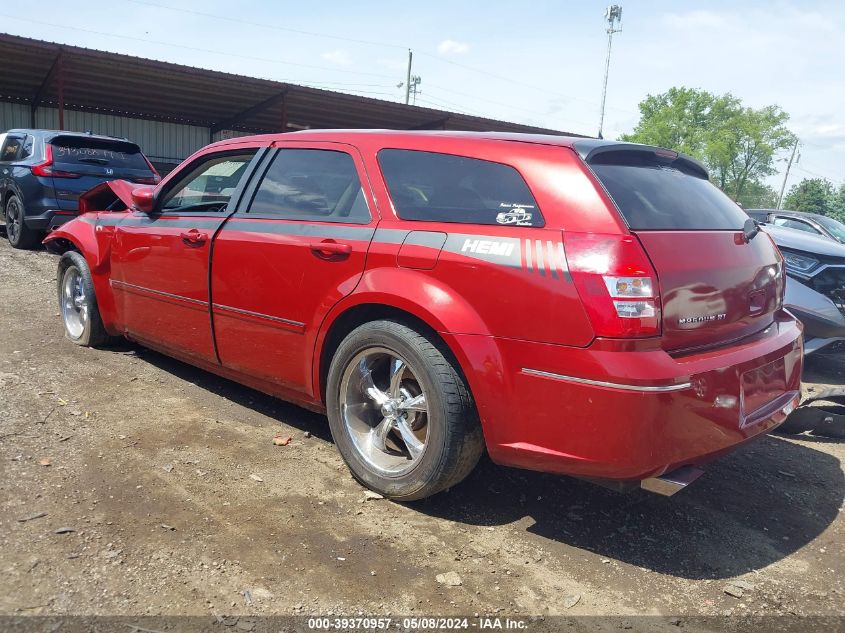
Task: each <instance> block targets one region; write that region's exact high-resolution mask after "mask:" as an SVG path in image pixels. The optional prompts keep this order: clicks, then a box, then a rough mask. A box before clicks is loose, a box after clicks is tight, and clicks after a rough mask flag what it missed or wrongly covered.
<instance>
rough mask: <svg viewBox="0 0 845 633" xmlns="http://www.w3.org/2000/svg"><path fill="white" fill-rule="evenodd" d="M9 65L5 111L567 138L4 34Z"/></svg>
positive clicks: (5, 67)
mask: <svg viewBox="0 0 845 633" xmlns="http://www.w3.org/2000/svg"><path fill="white" fill-rule="evenodd" d="M0 59H2V60H3V63H2V73H0V101H11V102H17V103H24V104H29V105H30V106H31V107H33V108H34V107H40V106H51V107H56V106H58V105H59V101H60V99H59V95H60V94H61V95H62V96H63V102H64V107H65V108H66V109H69V110H81V111H87V112H100V113H104V114H115V115H122V116H127V117H134V118H141V119H150V120H156V121H167V122H172V123H183V124H188V125H197V126H202V127H208V128H210V129H211V131H212V132H217V131H220V130H224V129H227V130H236V131H243V132H258V133H261V132H278V131H285V130H286V129H289V128H297V129H299V128H300V127H301V126H308V127H310V128H312V129H317V128H394V129H449V130H468V131H500V132H527V133H540V134H553V135H557V134H564V133H563V132H559V131H557V130H549V129H545V128H539V127H533V126H529V125H520V124H517V123H509V122H506V121H497V120H495V119H487V118H483V117H476V116H470V115H466V114H460V113H457V112H448V111H444V110H435V109H432V108H423V107H419V106H410V105H405V104H401V103H395V102H391V101H384V100H381V99H373V98H369V97H359V96H357V95H350V94H344V93H340V92H333V91H330V90H320V89H317V88H309V87H305V86H299V85H296V84H290V83H283V82H279V81H271V80H268V79H258V78H254V77H247V76H243V75H234V74H230V73H224V72H219V71H214V70H205V69H201V68H195V67H192V66H183V65H181V64H173V63H169V62H161V61H155V60H151V59H144V58H141V57H133V56H130V55H122V54H118V53H110V52H105V51H98V50H94V49H89V48H82V47H78V46H69V45H66V44H57V43H54V42H46V41H42V40H36V39H30V38H25V37H19V36H15V35H8V34H4V33H0ZM60 86H61V90H60ZM571 136H578V135H571Z"/></svg>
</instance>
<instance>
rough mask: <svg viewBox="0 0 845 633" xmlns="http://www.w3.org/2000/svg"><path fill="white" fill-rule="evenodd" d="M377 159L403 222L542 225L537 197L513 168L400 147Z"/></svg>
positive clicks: (490, 162) (382, 153)
mask: <svg viewBox="0 0 845 633" xmlns="http://www.w3.org/2000/svg"><path fill="white" fill-rule="evenodd" d="M378 161H379V166H380V167H381V171H382V174H383V175H384V180H385V183H386V184H387V189H388V191H389V192H390V198H391V200H392V201H393V207H394V208H395V209H396V213H397V215H398V216H399V217H400V218H402V219H403V220H419V221H423V222H456V223H461V224H496V225H511V226H543V216H542V215H541V214H540V209H539V207H538V206H537V202H536V201H535V200H534V196H533V195H532V194H531V191H530V190H529V189H528V185H527V184H526V183H525V180H524V179H523V178H522V176H521V175H520V174H519V172H518V171H517V170H516V169H514V168H513V167H511V166H510V165H504V164H502V163H496V162H492V161H487V160H480V159H477V158H469V157H466V156H455V155H452V154H439V153H435V152H422V151H417V150H399V149H384V150H381V151H380V152H379V153H378Z"/></svg>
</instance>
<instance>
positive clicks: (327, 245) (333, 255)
mask: <svg viewBox="0 0 845 633" xmlns="http://www.w3.org/2000/svg"><path fill="white" fill-rule="evenodd" d="M308 246H309V248H310V249H311V251H312V252H313V253H314V254H315V255H316V256H317V257H320V258H322V259H344V258H346V257H349V255H351V254H352V247H351V246H350V245H349V244H341V243H339V242H335V241H334V240H325V241H323V242H312V243H311V244H309V245H308Z"/></svg>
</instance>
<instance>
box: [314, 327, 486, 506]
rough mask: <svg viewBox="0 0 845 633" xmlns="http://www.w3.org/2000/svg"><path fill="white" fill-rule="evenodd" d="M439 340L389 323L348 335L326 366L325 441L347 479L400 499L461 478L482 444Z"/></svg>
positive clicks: (472, 412)
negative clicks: (342, 463) (332, 445)
mask: <svg viewBox="0 0 845 633" xmlns="http://www.w3.org/2000/svg"><path fill="white" fill-rule="evenodd" d="M447 354H448V352H446V350H445V349H443V347H442V344H439V341H433V340H431V339H429V338H428V337H426V336H424V335H422V334H420V333H419V332H417V331H415V330H413V329H411V328H409V327H407V326H405V325H403V324H401V323H397V322H395V321H374V322H371V323H366V324H364V325H362V326H360V327H358V328H357V329H355V330H354V331H352V332H351V333H350V334H349V335H348V336H347V337H346V338H345V339H344V340H343V342H342V343H341V344H340V346H339V347H338V349H337V352H336V353H335V355H334V358H333V359H332V363H331V366H330V368H329V376H328V384H327V389H326V399H327V410H328V417H329V425H330V426H331V431H332V437H333V438H334V441H335V444H336V445H337V447H338V450H339V451H340V453H341V456H342V457H343V459H344V461H345V462H346V464H347V465H348V466H349V469H350V470H351V471H352V474H353V475H354V476H355V478H356V479H358V480H359V481H360V482H362V483H363V484H364V485H366V486H367V487H369V488H371V489H373V490H375V491H377V492H379V493H381V494H383V495H384V496H386V497H389V498H391V499H396V500H402V501H410V500H414V499H422V498H424V497H428V496H430V495H433V494H435V493H437V492H440V491H441V490H444V489H446V488H449V487H451V486H453V485H455V484H457V483H458V482H460V481H461V480H462V479H464V478H465V477H466V476H467V475H468V474H469V473H470V472H471V471H472V469H473V468H474V467H475V464H476V463H477V462H478V459H479V457H480V456H481V453H482V451H483V446H484V441H483V437H482V433H481V427H480V425H479V423H478V416H477V414H476V411H475V407H474V405H473V403H472V398H471V396H470V393H469V390H468V389H467V387H466V384H465V383H464V380H463V378H462V377H461V375H460V373H459V371H458V370H457V368H456V367H455V365H454V363H453V361H451V360H449V359H448V358H447Z"/></svg>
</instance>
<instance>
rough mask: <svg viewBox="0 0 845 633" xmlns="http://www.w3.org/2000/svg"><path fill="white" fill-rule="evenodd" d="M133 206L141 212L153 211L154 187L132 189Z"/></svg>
mask: <svg viewBox="0 0 845 633" xmlns="http://www.w3.org/2000/svg"><path fill="white" fill-rule="evenodd" d="M132 206H133V207H135V208H136V209H137V210H138V211H140V212H141V213H152V211H153V207H154V206H155V198H153V189H152V188H147V187H143V188H138V189H133V190H132Z"/></svg>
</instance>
